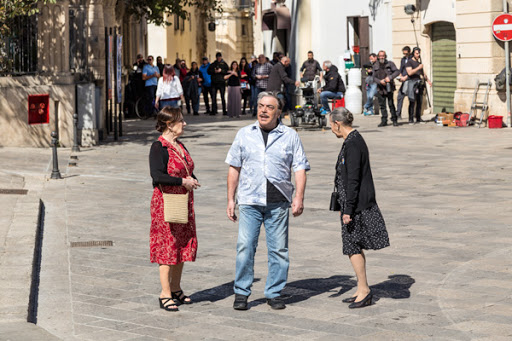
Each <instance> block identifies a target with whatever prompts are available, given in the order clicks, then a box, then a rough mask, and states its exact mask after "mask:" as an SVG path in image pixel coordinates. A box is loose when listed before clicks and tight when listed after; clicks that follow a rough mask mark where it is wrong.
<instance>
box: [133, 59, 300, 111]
mask: <svg viewBox="0 0 512 341" xmlns="http://www.w3.org/2000/svg"><path fill="white" fill-rule="evenodd" d="M133 65H134V72H135V75H136V80H138V84H137V86H136V89H137V90H136V91H137V93H138V94H139V95H141V94H143V96H144V98H145V100H146V101H147V102H148V103H151V104H152V105H154V106H155V107H156V109H157V110H161V109H162V108H163V107H165V106H171V107H178V106H179V107H181V106H183V105H185V108H186V113H187V114H191V113H192V114H194V115H199V106H200V98H201V94H202V95H203V101H204V106H205V109H206V110H205V112H204V114H206V115H217V114H219V112H220V109H218V107H217V95H218V94H219V96H220V100H221V103H222V115H226V116H229V117H240V115H246V114H252V115H253V116H256V110H257V108H256V98H257V96H258V94H259V93H261V92H263V91H278V92H281V91H282V93H283V94H282V95H281V96H282V97H283V100H285V103H290V102H291V101H290V98H289V91H287V90H288V89H289V88H290V87H291V86H298V84H299V82H298V81H297V82H296V81H294V80H293V79H292V78H291V68H290V59H289V58H288V57H286V56H285V55H284V54H283V53H280V52H275V53H274V54H273V58H272V60H269V58H268V57H265V55H263V54H261V55H259V56H258V57H256V56H254V55H253V56H251V58H250V60H248V59H247V58H246V57H242V58H241V59H240V61H236V60H234V61H232V62H231V63H229V64H228V63H227V62H226V61H224V59H223V58H222V53H221V52H217V53H216V55H215V60H214V61H213V62H210V61H209V59H208V57H203V58H202V63H201V65H200V66H199V65H198V64H197V62H195V61H193V62H192V63H191V64H190V67H188V66H187V63H186V61H185V60H183V59H179V58H178V59H176V62H175V64H174V65H170V64H164V63H163V61H162V57H160V56H159V57H157V59H156V64H154V57H153V56H148V57H147V58H146V59H144V57H143V56H142V55H141V54H139V55H138V56H137V61H136V62H135V63H134V64H133ZM272 70H274V71H272ZM226 87H227V101H226ZM283 89H284V91H283Z"/></svg>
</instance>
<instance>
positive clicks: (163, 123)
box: [155, 107, 183, 133]
mask: <svg viewBox="0 0 512 341" xmlns="http://www.w3.org/2000/svg"><path fill="white" fill-rule="evenodd" d="M182 119H183V114H182V113H181V109H180V108H172V107H164V108H163V109H162V110H160V112H159V113H158V115H157V116H156V127H155V129H156V130H157V131H159V132H161V133H163V132H164V131H165V129H167V124H169V123H170V124H173V123H176V122H179V121H180V120H182Z"/></svg>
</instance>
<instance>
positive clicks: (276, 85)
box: [267, 57, 300, 92]
mask: <svg viewBox="0 0 512 341" xmlns="http://www.w3.org/2000/svg"><path fill="white" fill-rule="evenodd" d="M288 65H290V58H288V57H282V58H281V60H280V61H279V63H276V65H274V67H273V68H272V71H270V75H269V76H268V84H267V91H277V92H280V91H281V86H282V85H286V84H295V86H299V84H300V83H299V82H298V81H296V82H295V81H294V80H293V79H291V78H290V77H288V75H287V74H286V71H285V68H286V67H287V66H288Z"/></svg>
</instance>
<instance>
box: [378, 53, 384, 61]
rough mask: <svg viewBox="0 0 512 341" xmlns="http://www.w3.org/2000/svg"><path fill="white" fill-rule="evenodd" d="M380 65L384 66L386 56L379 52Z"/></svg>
mask: <svg viewBox="0 0 512 341" xmlns="http://www.w3.org/2000/svg"><path fill="white" fill-rule="evenodd" d="M378 57H379V63H381V64H384V61H385V60H386V54H385V53H383V52H379V55H378Z"/></svg>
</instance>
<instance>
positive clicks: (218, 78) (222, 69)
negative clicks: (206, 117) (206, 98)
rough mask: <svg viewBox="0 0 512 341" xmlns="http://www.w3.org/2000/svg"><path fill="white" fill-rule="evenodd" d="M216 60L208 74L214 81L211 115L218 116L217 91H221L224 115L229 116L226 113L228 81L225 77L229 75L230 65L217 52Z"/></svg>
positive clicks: (209, 68)
mask: <svg viewBox="0 0 512 341" xmlns="http://www.w3.org/2000/svg"><path fill="white" fill-rule="evenodd" d="M215 58H216V60H215V61H214V62H213V63H211V64H210V66H209V67H208V74H209V75H210V76H211V79H212V88H213V91H212V94H213V95H212V113H211V115H217V91H220V99H221V101H222V114H223V115H227V114H228V112H227V111H226V98H225V94H226V80H225V79H224V76H226V75H227V74H228V70H229V67H228V64H226V62H225V61H224V59H222V53H220V52H217V53H216V54H215Z"/></svg>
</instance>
